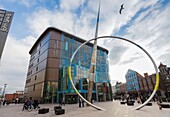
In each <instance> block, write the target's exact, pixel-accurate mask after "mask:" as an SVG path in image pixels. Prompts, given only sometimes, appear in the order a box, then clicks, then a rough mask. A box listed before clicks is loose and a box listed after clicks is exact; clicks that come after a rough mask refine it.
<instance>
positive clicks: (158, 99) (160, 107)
mask: <svg viewBox="0 0 170 117" xmlns="http://www.w3.org/2000/svg"><path fill="white" fill-rule="evenodd" d="M161 103H162V100H161V98H160V97H158V98H157V105H158V107H159V110H162V106H161Z"/></svg>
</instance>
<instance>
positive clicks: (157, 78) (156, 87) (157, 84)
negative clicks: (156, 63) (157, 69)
mask: <svg viewBox="0 0 170 117" xmlns="http://www.w3.org/2000/svg"><path fill="white" fill-rule="evenodd" d="M158 87H159V73H157V74H156V85H155V89H154V90H156V91H157V90H158Z"/></svg>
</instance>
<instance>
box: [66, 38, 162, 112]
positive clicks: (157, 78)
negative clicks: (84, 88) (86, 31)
mask: <svg viewBox="0 0 170 117" xmlns="http://www.w3.org/2000/svg"><path fill="white" fill-rule="evenodd" d="M103 38H106V39H107V38H114V39H119V40H124V41H127V42H129V43H131V44H134V45H136V46H137V47H139V48H140V49H141V50H143V51H144V52H145V54H146V55H148V57H149V58H150V60H151V61H152V63H153V65H154V68H155V71H156V84H155V88H154V91H153V92H152V94H151V96H150V97H149V98H148V100H146V101H145V102H144V103H143V104H142V105H139V106H138V107H136V108H134V109H135V110H139V109H141V108H143V107H144V106H145V105H146V104H147V103H148V102H149V101H150V100H151V99H152V98H153V96H154V95H155V93H156V91H157V90H158V87H159V73H158V68H157V66H156V63H155V61H154V60H153V58H152V57H151V55H150V54H149V53H148V52H147V51H146V50H145V49H144V48H142V47H141V46H140V45H138V44H136V43H135V42H133V41H130V40H129V39H126V38H122V37H118V36H101V37H96V38H93V39H90V40H87V41H86V42H84V43H82V44H81V45H80V46H79V47H78V48H77V49H76V50H75V52H74V53H73V55H72V57H71V59H70V66H69V67H68V74H69V79H70V82H71V84H72V86H73V88H74V90H75V91H76V93H77V94H78V95H79V97H80V98H81V99H82V100H84V101H85V102H86V103H88V104H89V105H91V106H92V107H93V108H95V109H97V110H105V109H103V108H100V107H98V106H95V105H94V104H92V103H90V102H89V101H87V100H86V99H85V98H84V97H83V96H82V95H81V94H80V93H79V92H78V90H77V89H76V87H75V85H74V83H73V80H72V74H71V64H72V60H73V58H74V56H75V54H76V53H77V51H78V50H79V49H80V48H81V47H82V46H83V45H85V44H87V43H89V42H90V41H93V40H97V39H103Z"/></svg>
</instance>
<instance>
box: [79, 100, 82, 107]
mask: <svg viewBox="0 0 170 117" xmlns="http://www.w3.org/2000/svg"><path fill="white" fill-rule="evenodd" d="M81 103H82V100H81V98H79V107H81Z"/></svg>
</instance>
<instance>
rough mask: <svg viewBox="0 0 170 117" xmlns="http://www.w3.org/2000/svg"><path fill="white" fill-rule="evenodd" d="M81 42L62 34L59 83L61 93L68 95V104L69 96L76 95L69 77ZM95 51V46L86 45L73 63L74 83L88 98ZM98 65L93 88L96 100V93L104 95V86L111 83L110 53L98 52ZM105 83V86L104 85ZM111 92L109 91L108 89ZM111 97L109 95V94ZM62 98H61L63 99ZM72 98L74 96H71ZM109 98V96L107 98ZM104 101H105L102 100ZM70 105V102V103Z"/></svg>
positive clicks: (99, 50)
mask: <svg viewBox="0 0 170 117" xmlns="http://www.w3.org/2000/svg"><path fill="white" fill-rule="evenodd" d="M82 43H83V42H80V40H77V39H75V38H74V37H68V36H65V35H64V34H62V36H61V50H60V76H59V77H60V81H59V93H60V94H62V96H63V94H64V95H66V98H65V99H66V102H67V101H68V100H67V99H68V98H69V96H68V94H69V93H70V94H71V93H75V91H74V90H73V87H72V86H71V83H70V81H69V77H68V66H69V64H70V63H69V60H70V58H71V56H72V54H73V53H74V51H75V50H76V49H77V48H78V47H79V46H80V45H81V44H82ZM92 51H93V45H92V44H88V45H84V46H83V47H82V48H81V49H80V50H79V51H78V52H77V53H76V55H75V57H74V59H73V63H72V71H71V72H72V77H73V82H74V85H75V86H76V88H77V89H78V91H79V92H80V93H81V94H82V95H83V96H84V97H85V98H86V97H87V87H88V78H89V68H90V64H91V56H92ZM96 59H97V63H96V76H95V85H94V88H93V98H94V99H95V100H96V93H97V92H98V93H100V94H102V93H103V90H102V89H103V85H105V83H106V87H109V85H108V86H107V83H110V81H109V78H108V69H109V68H108V60H107V59H108V53H107V51H106V50H105V51H104V50H102V49H98V50H97V58H96ZM102 83H104V84H102ZM97 85H98V91H97V92H96V88H97V87H96V86H97ZM108 90H109V89H108ZM107 95H109V94H107ZM62 96H61V97H62ZM71 96H72V94H71ZM67 97H68V98H67ZM106 97H107V96H106ZM102 100H103V99H102ZM68 103H69V102H68Z"/></svg>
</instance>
